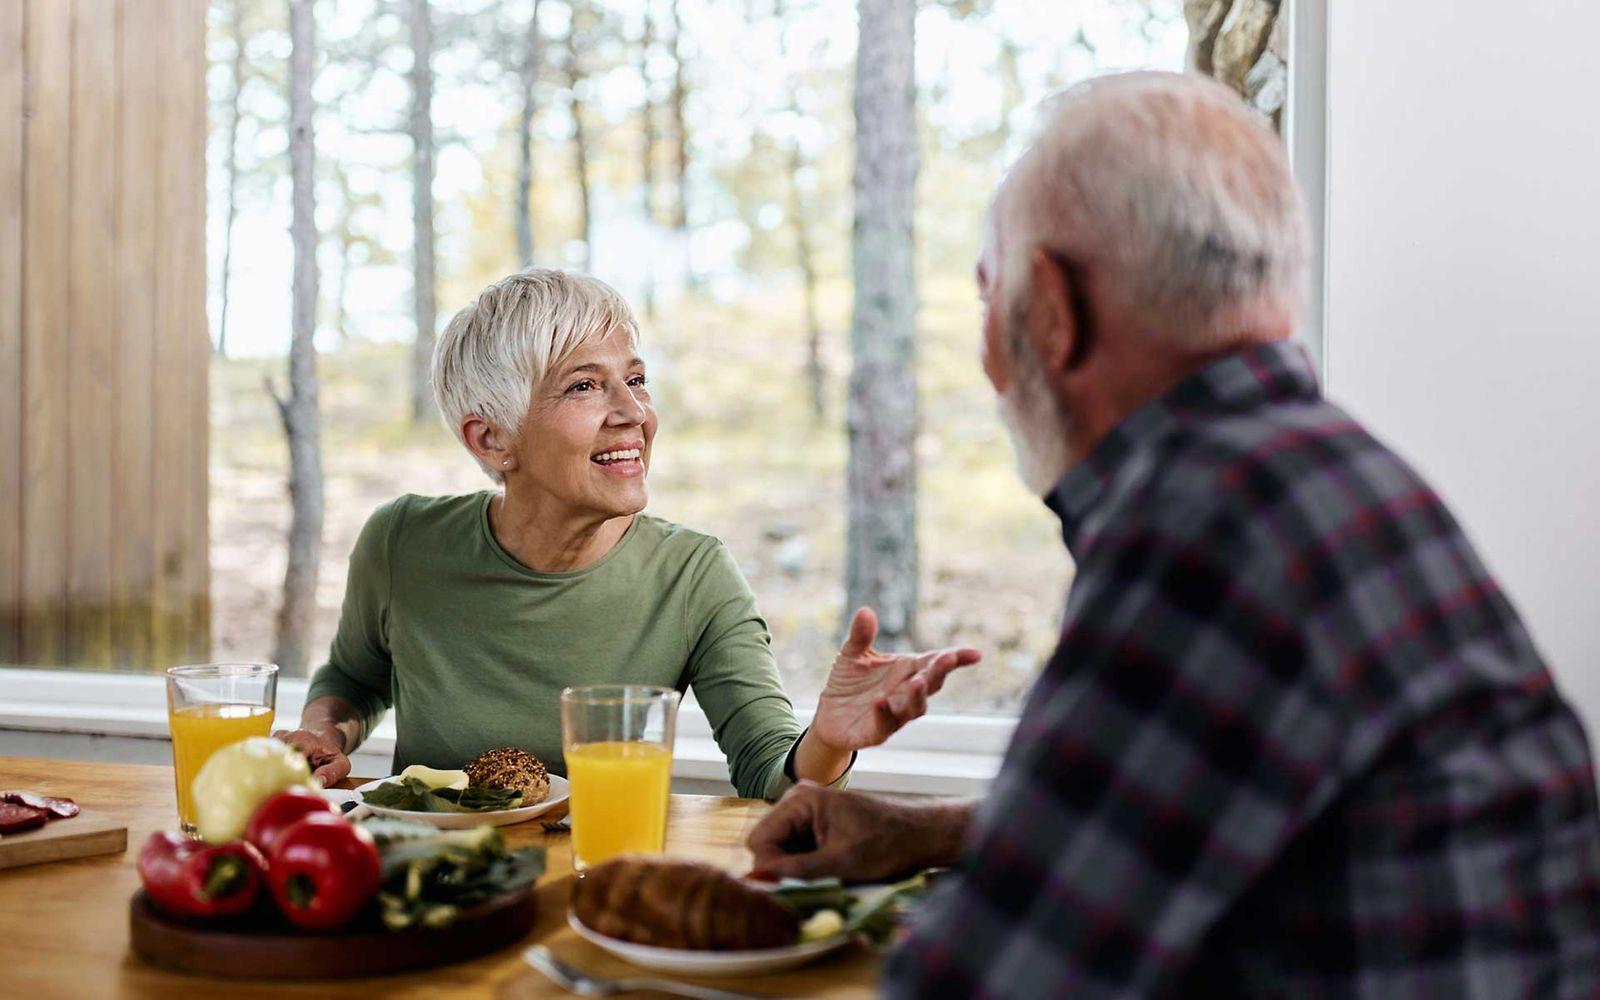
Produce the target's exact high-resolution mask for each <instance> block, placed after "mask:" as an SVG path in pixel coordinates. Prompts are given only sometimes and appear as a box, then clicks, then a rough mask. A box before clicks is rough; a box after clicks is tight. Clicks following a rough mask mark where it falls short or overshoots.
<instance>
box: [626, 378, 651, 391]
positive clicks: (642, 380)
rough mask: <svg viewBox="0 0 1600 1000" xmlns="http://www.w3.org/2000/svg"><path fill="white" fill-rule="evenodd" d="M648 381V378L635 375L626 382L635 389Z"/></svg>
mask: <svg viewBox="0 0 1600 1000" xmlns="http://www.w3.org/2000/svg"><path fill="white" fill-rule="evenodd" d="M649 381H650V380H649V379H647V378H645V377H644V376H643V375H635V376H634V377H633V378H630V379H628V384H629V385H631V386H633V387H634V388H635V389H637V388H639V387H641V386H643V385H645V384H646V383H647V382H649Z"/></svg>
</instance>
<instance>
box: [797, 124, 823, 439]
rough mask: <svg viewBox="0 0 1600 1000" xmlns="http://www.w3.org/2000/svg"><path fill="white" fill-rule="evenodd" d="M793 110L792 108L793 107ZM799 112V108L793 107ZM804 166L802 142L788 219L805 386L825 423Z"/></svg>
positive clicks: (813, 410) (818, 418) (814, 409)
mask: <svg viewBox="0 0 1600 1000" xmlns="http://www.w3.org/2000/svg"><path fill="white" fill-rule="evenodd" d="M791 107H792V106H791ZM792 109H793V110H795V111H796V113H798V110H799V109H798V108H792ZM804 166H805V161H804V158H803V157H802V156H801V154H800V143H799V142H798V141H796V142H792V143H791V144H790V146H789V218H790V220H791V221H792V224H793V227H794V252H795V259H796V260H797V261H798V262H799V264H800V280H801V295H802V301H803V303H804V308H805V324H806V387H807V388H808V389H809V390H810V392H811V416H812V419H814V420H815V421H816V422H817V423H819V424H820V423H822V422H823V421H824V420H825V419H827V416H828V395H827V392H828V390H827V371H826V369H824V368H823V365H822V320H821V318H820V317H819V316H818V315H817V261H816V252H815V250H814V248H813V246H812V240H811V223H810V220H809V217H808V215H807V212H806V207H805V203H804V199H803V198H802V197H801V192H800V182H799V180H797V179H796V178H797V176H798V175H799V173H800V170H801V168H802V167H804Z"/></svg>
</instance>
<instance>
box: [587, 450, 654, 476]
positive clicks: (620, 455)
mask: <svg viewBox="0 0 1600 1000" xmlns="http://www.w3.org/2000/svg"><path fill="white" fill-rule="evenodd" d="M644 455H645V451H644V442H643V441H630V442H627V443H624V444H620V445H614V446H612V447H610V448H609V449H607V450H606V451H601V452H596V453H595V454H593V455H591V456H589V461H590V462H591V463H593V464H595V465H598V466H599V467H600V471H601V472H602V473H604V474H605V475H608V476H621V477H623V478H632V477H635V476H642V475H644V473H645V467H644Z"/></svg>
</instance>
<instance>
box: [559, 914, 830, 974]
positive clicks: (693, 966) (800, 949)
mask: <svg viewBox="0 0 1600 1000" xmlns="http://www.w3.org/2000/svg"><path fill="white" fill-rule="evenodd" d="M567 926H569V927H571V928H572V929H573V930H574V931H576V932H577V933H578V936H579V937H581V938H583V939H584V940H585V941H588V942H589V943H590V944H592V945H594V946H596V947H598V948H601V949H603V950H605V951H608V952H610V953H611V954H613V955H615V956H617V957H618V958H620V959H622V960H623V961H624V962H632V963H633V964H634V965H637V966H640V967H642V968H645V969H654V970H656V971H657V972H675V973H678V974H680V975H685V976H754V975H759V974H761V973H764V972H778V971H780V970H782V969H792V968H794V967H795V966H797V965H804V964H805V963H807V962H809V961H811V960H812V959H814V958H819V957H821V956H823V955H826V954H827V953H828V952H830V951H836V950H838V949H839V948H842V947H844V946H845V945H846V944H848V943H849V942H850V935H848V934H835V935H834V936H833V937H828V938H822V939H821V940H818V941H805V942H802V943H800V944H792V945H790V946H789V947H787V948H763V949H761V950H759V951H698V950H692V949H689V948H656V947H653V946H651V945H644V944H634V943H632V942H631V941H619V940H617V939H616V938H613V937H606V936H605V935H604V934H600V933H597V932H595V931H592V930H590V929H589V928H587V927H585V926H584V925H583V924H581V923H579V922H578V916H577V914H575V913H573V912H572V911H570V910H569V911H567Z"/></svg>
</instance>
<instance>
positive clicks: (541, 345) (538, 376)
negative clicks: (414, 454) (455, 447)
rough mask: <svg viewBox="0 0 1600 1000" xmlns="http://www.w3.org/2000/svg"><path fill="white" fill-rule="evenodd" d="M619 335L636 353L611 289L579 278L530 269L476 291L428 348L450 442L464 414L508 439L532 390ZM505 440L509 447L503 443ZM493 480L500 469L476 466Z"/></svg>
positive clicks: (635, 334)
mask: <svg viewBox="0 0 1600 1000" xmlns="http://www.w3.org/2000/svg"><path fill="white" fill-rule="evenodd" d="M617 330H624V331H626V332H627V334H628V341H629V343H630V345H632V346H633V347H634V348H635V349H637V347H638V343H639V325H638V323H636V322H635V321H634V318H633V310H632V309H630V308H628V303H627V301H626V300H624V299H623V297H622V296H621V295H620V294H619V293H618V292H617V290H616V289H615V288H612V287H611V286H610V285H608V284H606V283H605V282H603V281H600V280H598V279H595V278H591V277H589V276H588V275H584V274H574V273H572V272H570V271H559V270H556V269H554V268H547V267H531V268H529V269H527V270H526V271H519V272H518V273H516V274H512V275H508V276H506V277H504V278H501V279H500V280H499V281H497V282H495V283H494V284H492V285H490V286H489V287H488V288H485V289H484V290H483V291H481V292H479V293H478V296H477V298H475V299H473V300H472V302H471V303H469V304H468V305H467V307H466V308H465V309H462V310H461V311H460V312H458V313H456V315H455V318H454V319H452V320H450V325H449V326H447V327H445V331H444V335H443V336H441V337H440V338H439V342H438V343H437V344H435V345H434V348H433V398H434V400H435V401H436V402H437V403H438V404H439V415H440V416H441V417H442V418H443V419H444V422H445V425H446V426H448V427H449V428H450V431H451V433H453V434H455V436H456V439H457V440H459V441H461V442H462V443H463V444H465V443H466V441H465V439H464V438H463V437H462V435H461V423H462V421H463V420H465V419H466V417H467V416H469V415H476V416H479V417H482V418H483V419H484V420H485V421H487V422H488V423H489V425H490V426H491V427H493V428H494V429H495V430H496V431H498V432H500V433H501V434H502V435H505V436H507V437H509V438H511V439H512V440H514V439H515V438H516V436H517V434H518V433H520V431H521V428H522V423H523V418H524V417H526V416H527V412H528V405H529V403H530V402H532V399H533V390H534V387H535V386H537V385H538V384H539V383H540V382H541V381H543V380H544V378H545V376H546V375H547V374H549V373H550V371H551V370H552V369H554V368H557V367H559V366H560V365H561V363H562V362H564V361H565V360H566V359H567V358H568V357H570V356H571V355H572V353H573V352H574V351H576V350H577V349H578V348H580V347H582V346H584V345H585V344H588V343H591V342H593V341H596V340H601V339H603V338H605V337H607V336H609V335H611V334H612V333H613V332H615V331H617ZM507 443H509V442H507ZM478 464H479V465H481V466H483V471H484V472H486V473H488V474H489V477H490V478H491V479H493V480H494V481H495V482H504V481H505V476H504V475H503V474H502V473H501V472H500V470H498V469H495V468H491V467H490V466H488V465H486V464H484V463H483V462H479V463H478Z"/></svg>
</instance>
